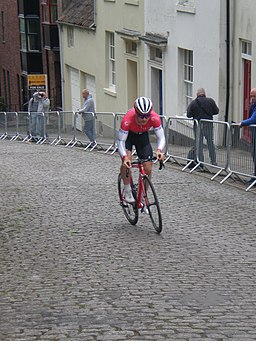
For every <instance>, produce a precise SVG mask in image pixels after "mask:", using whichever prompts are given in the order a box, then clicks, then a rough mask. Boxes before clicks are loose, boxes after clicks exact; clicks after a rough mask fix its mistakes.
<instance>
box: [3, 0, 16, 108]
mask: <svg viewBox="0 0 256 341" xmlns="http://www.w3.org/2000/svg"><path fill="white" fill-rule="evenodd" d="M2 12H3V13H4V18H5V36H6V42H5V43H3V41H2V20H1V19H0V20H1V24H0V39H1V40H0V96H3V97H4V98H6V97H7V98H8V100H7V104H8V108H6V110H9V111H16V110H17V111H18V110H20V101H19V88H18V75H20V41H19V23H18V16H17V13H18V10H17V1H16V0H1V1H0V15H1V13H2ZM4 71H5V73H6V75H7V72H9V75H10V87H9V89H8V87H7V88H5V86H4V78H3V73H4ZM8 91H10V98H9V94H8Z"/></svg>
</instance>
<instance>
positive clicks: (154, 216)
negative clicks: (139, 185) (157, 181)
mask: <svg viewBox="0 0 256 341" xmlns="http://www.w3.org/2000/svg"><path fill="white" fill-rule="evenodd" d="M143 183H144V189H145V198H144V199H145V200H144V202H145V204H146V207H147V209H148V213H149V216H150V219H151V221H152V224H153V226H154V228H155V230H156V232H157V233H161V232H162V228H163V226H162V214H161V210H160V205H159V201H158V198H157V195H156V191H155V189H154V186H153V184H152V182H151V180H150V179H149V178H148V176H144V178H143Z"/></svg>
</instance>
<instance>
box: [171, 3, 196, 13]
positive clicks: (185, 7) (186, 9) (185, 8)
mask: <svg viewBox="0 0 256 341" xmlns="http://www.w3.org/2000/svg"><path fill="white" fill-rule="evenodd" d="M176 9H177V12H185V13H192V14H195V13H196V8H195V7H194V6H191V5H181V4H177V5H176Z"/></svg>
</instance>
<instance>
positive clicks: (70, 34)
mask: <svg viewBox="0 0 256 341" xmlns="http://www.w3.org/2000/svg"><path fill="white" fill-rule="evenodd" d="M67 35H68V37H67V40H68V47H74V44H75V39H74V28H73V27H71V26H68V28H67Z"/></svg>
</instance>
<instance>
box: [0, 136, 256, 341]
mask: <svg viewBox="0 0 256 341" xmlns="http://www.w3.org/2000/svg"><path fill="white" fill-rule="evenodd" d="M119 163H120V161H119V157H118V156H117V155H106V154H103V153H100V152H88V151H84V150H83V149H82V148H77V147H75V148H66V147H64V146H50V145H45V144H44V145H35V144H33V143H31V144H30V143H22V142H18V141H14V142H11V141H0V194H1V197H0V205H1V211H0V340H1V341H32V340H33V341H34V340H43V341H50V340H51V341H64V340H68V341H69V340H71V341H76V340H83V341H84V340H85V341H129V340H132V341H142V340H145V341H151V340H154V341H161V340H168V341H172V340H174V341H178V340H182V341H199V340H204V341H213V340H214V341H224V340H232V341H241V340H243V341H249V340H256V294H255V292H256V290H255V289H256V284H255V275H256V262H255V261H256V256H255V237H256V229H255V227H256V226H255V225H256V223H255V221H256V205H255V194H254V193H252V192H245V191H244V190H241V189H239V188H235V187H232V186H229V185H225V184H223V185H220V184H219V183H218V182H216V181H210V180H209V179H208V178H205V177H200V176H197V175H196V174H195V173H193V174H189V173H186V172H181V171H180V170H179V169H177V168H175V167H172V166H170V165H169V164H167V165H166V168H165V169H164V170H163V171H158V168H157V166H155V168H154V177H153V182H154V184H155V185H156V190H157V193H158V197H159V200H160V204H161V209H162V213H163V224H164V226H163V232H162V234H161V235H158V234H156V233H155V232H154V229H153V227H152V225H151V223H150V221H149V217H148V216H147V215H140V218H139V222H138V224H137V226H132V225H130V224H129V223H128V222H127V221H126V219H125V217H124V215H123V212H122V209H121V207H120V206H119V203H118V196H117V174H118V171H119Z"/></svg>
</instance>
